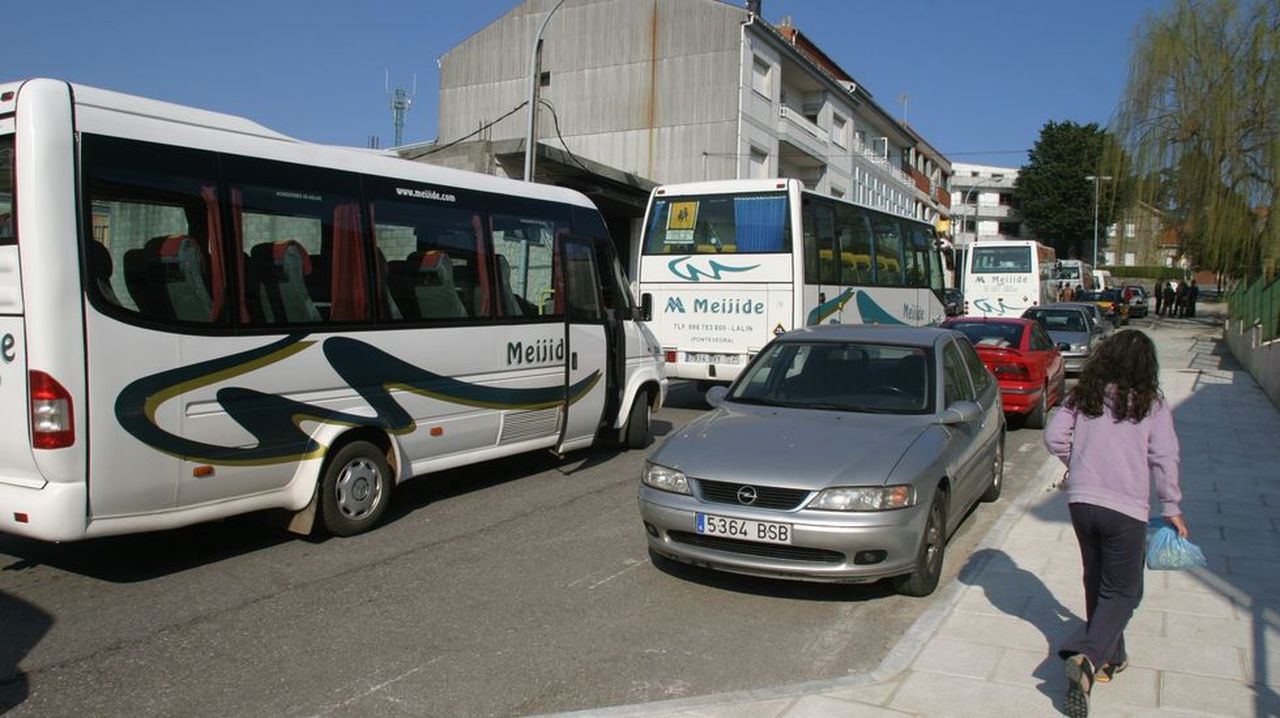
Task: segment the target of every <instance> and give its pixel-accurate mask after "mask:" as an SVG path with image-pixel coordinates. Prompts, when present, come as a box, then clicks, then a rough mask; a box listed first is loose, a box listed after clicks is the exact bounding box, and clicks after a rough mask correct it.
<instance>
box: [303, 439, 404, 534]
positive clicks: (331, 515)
mask: <svg viewBox="0 0 1280 718" xmlns="http://www.w3.org/2000/svg"><path fill="white" fill-rule="evenodd" d="M320 482H321V483H320V519H321V521H322V522H323V523H324V527H325V529H326V530H327V531H328V532H329V533H331V534H333V535H334V536H354V535H356V534H358V533H363V532H365V531H368V530H369V529H371V528H373V527H374V526H377V525H378V521H380V520H381V519H382V513H383V512H384V511H386V509H387V501H388V500H390V498H391V487H392V477H391V465H390V464H388V463H387V456H386V453H385V452H384V451H383V450H382V449H380V448H378V447H377V446H376V445H374V444H371V443H369V442H367V441H353V442H351V443H349V444H346V445H345V446H343V447H342V448H340V449H338V452H337V453H336V454H334V455H333V456H332V457H331V459H330V460H329V462H328V464H327V466H326V468H325V472H324V476H323V477H322V478H321V480H320Z"/></svg>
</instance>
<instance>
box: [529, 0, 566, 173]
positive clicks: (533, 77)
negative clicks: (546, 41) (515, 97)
mask: <svg viewBox="0 0 1280 718" xmlns="http://www.w3.org/2000/svg"><path fill="white" fill-rule="evenodd" d="M563 4H564V0H560V2H557V3H556V4H555V7H553V8H551V12H549V13H547V16H546V17H544V18H542V24H541V25H539V26H538V34H536V35H534V36H533V49H532V50H531V51H530V53H529V126H528V128H527V131H526V132H525V135H524V181H525V182H532V181H533V156H534V155H535V154H537V152H536V151H535V147H534V142H536V141H537V138H536V136H535V132H534V127H535V122H536V118H537V116H538V79H539V78H540V77H541V76H542V63H541V55H542V33H543V32H544V31H545V30H546V29H547V23H549V22H551V16H552V15H554V14H556V10H559V9H560V6H561V5H563Z"/></svg>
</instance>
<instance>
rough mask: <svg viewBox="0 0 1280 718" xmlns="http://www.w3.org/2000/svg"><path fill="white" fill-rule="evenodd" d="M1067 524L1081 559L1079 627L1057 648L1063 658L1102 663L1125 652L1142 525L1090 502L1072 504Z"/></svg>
mask: <svg viewBox="0 0 1280 718" xmlns="http://www.w3.org/2000/svg"><path fill="white" fill-rule="evenodd" d="M1070 509H1071V525H1072V527H1073V528H1075V531H1076V539H1077V540H1078V541H1079V542H1080V558H1081V559H1082V560H1083V562H1084V605H1085V617H1086V623H1085V627H1084V630H1082V631H1080V632H1079V633H1077V634H1076V635H1075V636H1072V637H1071V639H1070V640H1068V641H1067V642H1066V643H1064V644H1063V645H1062V647H1061V648H1059V649H1058V655H1060V656H1062V657H1063V658H1066V657H1068V656H1071V655H1072V654H1075V653H1083V654H1084V655H1085V656H1087V657H1088V658H1089V660H1090V661H1091V662H1092V663H1093V665H1094V667H1095V668H1097V667H1101V666H1102V664H1104V663H1113V664H1119V663H1121V662H1123V661H1124V660H1126V658H1127V657H1128V654H1126V653H1125V648H1124V629H1125V626H1127V625H1129V619H1130V618H1132V617H1133V612H1134V610H1135V609H1136V608H1137V607H1138V603H1139V602H1140V601H1141V600H1142V574H1143V570H1144V569H1145V563H1144V560H1145V557H1146V546H1147V524H1146V522H1145V521H1139V520H1137V519H1135V518H1133V517H1131V516H1125V515H1124V514H1122V513H1120V512H1118V511H1112V510H1111V509H1104V508H1102V507H1101V506H1094V505H1092V504H1078V503H1077V504H1071V506H1070Z"/></svg>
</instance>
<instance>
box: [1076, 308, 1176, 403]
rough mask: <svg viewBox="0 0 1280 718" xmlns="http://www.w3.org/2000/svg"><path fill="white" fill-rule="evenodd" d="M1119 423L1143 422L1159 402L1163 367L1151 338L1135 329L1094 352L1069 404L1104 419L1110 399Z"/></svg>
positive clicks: (1115, 337)
mask: <svg viewBox="0 0 1280 718" xmlns="http://www.w3.org/2000/svg"><path fill="white" fill-rule="evenodd" d="M1111 391H1114V394H1113V395H1112V402H1113V403H1112V406H1111V413H1112V414H1113V415H1114V416H1115V419H1116V421H1117V422H1120V421H1124V420H1126V419H1128V420H1132V421H1142V420H1143V419H1144V418H1146V416H1147V413H1148V412H1149V411H1151V406H1152V404H1154V403H1155V402H1156V400H1158V399H1160V365H1159V362H1158V361H1157V360H1156V345H1155V342H1152V341H1151V337H1148V336H1147V335H1146V334H1144V333H1142V332H1140V331H1138V330H1136V329H1126V330H1124V331H1122V332H1116V333H1115V334H1113V335H1112V336H1111V338H1110V339H1108V340H1106V341H1104V342H1103V343H1102V344H1100V345H1099V346H1098V348H1097V349H1096V350H1094V352H1093V356H1091V357H1090V358H1089V361H1087V362H1086V363H1085V365H1084V371H1083V372H1081V374H1080V381H1079V383H1077V384H1076V385H1075V388H1073V389H1072V390H1071V393H1070V394H1069V395H1068V396H1067V403H1068V404H1070V405H1071V406H1072V407H1073V408H1075V409H1076V410H1078V411H1080V412H1082V413H1084V414H1085V415H1086V416H1092V417H1097V416H1102V413H1103V411H1105V406H1106V404H1107V396H1108V394H1109V393H1111Z"/></svg>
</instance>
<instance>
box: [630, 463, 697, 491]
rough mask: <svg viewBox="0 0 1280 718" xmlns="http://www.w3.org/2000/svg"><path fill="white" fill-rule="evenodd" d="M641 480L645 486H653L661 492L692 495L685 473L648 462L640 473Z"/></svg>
mask: <svg viewBox="0 0 1280 718" xmlns="http://www.w3.org/2000/svg"><path fill="white" fill-rule="evenodd" d="M640 480H641V481H642V482H644V485H645V486H652V487H653V488H655V489H658V490H659V491H670V492H671V493H673V494H690V495H692V492H690V491H689V480H688V479H686V478H685V476H684V472H681V471H676V470H675V469H668V468H667V467H665V466H659V465H658V464H654V463H651V462H648V461H646V462H644V469H642V470H641V471H640Z"/></svg>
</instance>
